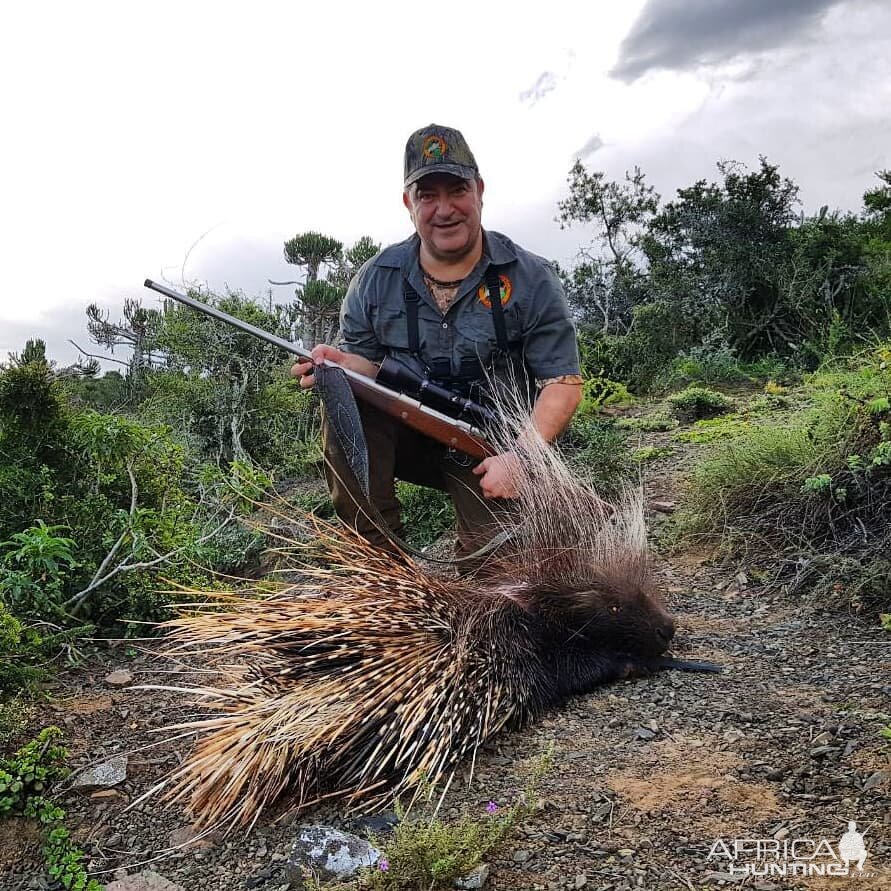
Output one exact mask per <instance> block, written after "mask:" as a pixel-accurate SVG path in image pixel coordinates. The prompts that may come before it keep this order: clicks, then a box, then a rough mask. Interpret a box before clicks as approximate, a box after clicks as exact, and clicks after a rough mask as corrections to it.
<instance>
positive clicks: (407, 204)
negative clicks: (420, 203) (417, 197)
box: [402, 189, 411, 213]
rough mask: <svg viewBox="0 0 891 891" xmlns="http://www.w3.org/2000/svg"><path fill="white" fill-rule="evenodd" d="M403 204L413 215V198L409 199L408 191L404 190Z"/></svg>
mask: <svg viewBox="0 0 891 891" xmlns="http://www.w3.org/2000/svg"><path fill="white" fill-rule="evenodd" d="M402 203H403V204H404V205H405V209H406V210H407V211H408V212H409V213H411V198H409V197H408V189H404V190H403V192H402Z"/></svg>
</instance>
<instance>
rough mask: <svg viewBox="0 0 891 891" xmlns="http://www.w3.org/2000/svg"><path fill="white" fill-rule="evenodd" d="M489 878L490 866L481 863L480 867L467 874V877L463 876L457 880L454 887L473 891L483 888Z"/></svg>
mask: <svg viewBox="0 0 891 891" xmlns="http://www.w3.org/2000/svg"><path fill="white" fill-rule="evenodd" d="M488 878H489V864H488V863H480V864H479V866H477V867H475V868H474V869H473V870H471V871H470V872H469V873H467V875H466V876H461V878H460V879H455V884H454V886H453V887H455V888H463V889H465V891H472V889H476V888H482V887H483V885H484V884H485V883H486V879H488Z"/></svg>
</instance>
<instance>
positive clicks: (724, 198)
mask: <svg viewBox="0 0 891 891" xmlns="http://www.w3.org/2000/svg"><path fill="white" fill-rule="evenodd" d="M718 170H719V172H720V173H721V175H722V177H723V182H721V183H707V182H706V181H705V180H700V181H698V182H697V183H695V184H694V185H692V186H690V187H688V188H685V189H679V190H678V197H677V200H675V201H673V202H670V203H668V204H666V205H665V207H664V208H663V209H662V211H661V212H660V213H659V214H658V215H656V216H655V217H653V219H652V220H651V221H650V224H649V227H648V231H647V234H646V236H645V237H644V238H643V239H642V240H641V245H642V247H643V249H644V252H645V254H646V258H647V261H648V263H649V266H650V286H651V289H652V292H653V293H654V294H655V295H659V299H669V300H675V301H678V302H679V303H680V304H682V305H683V306H684V308H685V310H686V312H685V315H686V316H687V317H690V318H696V319H699V320H700V324H701V325H702V326H703V327H704V328H705V329H706V330H708V329H718V330H719V331H721V332H723V334H724V336H725V337H726V339H727V342H728V343H729V344H730V345H731V346H732V347H734V348H736V349H737V350H738V351H739V353H740V354H741V355H743V356H753V355H756V354H760V353H764V352H768V351H771V350H773V351H777V352H789V351H790V350H794V349H795V348H796V347H797V345H798V343H799V342H800V339H801V336H802V332H801V331H800V330H798V328H797V326H796V324H795V320H794V318H793V316H794V313H790V312H787V310H788V309H789V302H788V299H787V298H788V289H789V287H790V286H794V285H795V274H794V270H793V271H792V274H791V275H790V274H789V270H788V260H789V257H790V255H791V243H790V239H789V232H790V229H791V227H792V224H793V222H794V221H795V220H796V219H797V216H796V210H795V208H796V205H797V204H798V187H797V186H796V185H795V184H794V183H793V182H792V181H791V180H789V179H787V178H783V177H781V176H780V174H779V170H778V168H777V167H776V165H772V164H769V163H768V162H767V160H766V159H765V158H763V157H762V158H761V160H760V166H759V169H758V170H756V171H753V172H749V171H747V170H746V168H745V167H744V166H743V165H741V164H739V163H737V162H731V161H722V162H720V163H719V164H718ZM778 270H783V275H785V286H781V282H780V281H779V280H778V277H777V271H778Z"/></svg>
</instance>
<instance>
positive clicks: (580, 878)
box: [572, 872, 588, 888]
mask: <svg viewBox="0 0 891 891" xmlns="http://www.w3.org/2000/svg"><path fill="white" fill-rule="evenodd" d="M587 884H588V877H587V876H586V875H585V874H584V873H583V872H580V873H579V874H578V875H577V876H576V877H575V881H574V882H573V883H572V887H573V888H584V887H585V885H587Z"/></svg>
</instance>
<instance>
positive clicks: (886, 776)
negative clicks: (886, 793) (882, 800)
mask: <svg viewBox="0 0 891 891" xmlns="http://www.w3.org/2000/svg"><path fill="white" fill-rule="evenodd" d="M889 780H891V770H877V771H876V772H875V773H874V774H873V775H872V776H871V777H870V778H869V779H868V780H867V781H866V782H865V783H864V784H863V791H864V792H868V791H869V790H870V789H877V788H879V787H881V786H884V785H885V784H886V783H888V781H889Z"/></svg>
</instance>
